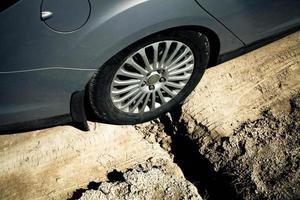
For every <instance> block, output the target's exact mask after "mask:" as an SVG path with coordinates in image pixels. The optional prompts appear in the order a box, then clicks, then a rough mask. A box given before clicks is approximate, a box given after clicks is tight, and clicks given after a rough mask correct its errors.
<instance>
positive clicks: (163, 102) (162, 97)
mask: <svg viewBox="0 0 300 200" xmlns="http://www.w3.org/2000/svg"><path fill="white" fill-rule="evenodd" d="M157 93H158V96H159V98H160V100H161V102H162V104H165V103H166V100H165V97H164V96H163V94H162V92H161V90H157Z"/></svg>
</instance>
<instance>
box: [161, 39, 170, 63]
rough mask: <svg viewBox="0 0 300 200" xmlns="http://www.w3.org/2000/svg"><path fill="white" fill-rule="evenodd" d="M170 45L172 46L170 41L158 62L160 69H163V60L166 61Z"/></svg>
mask: <svg viewBox="0 0 300 200" xmlns="http://www.w3.org/2000/svg"><path fill="white" fill-rule="evenodd" d="M171 44H172V42H170V41H167V42H166V47H165V51H164V54H163V56H162V58H161V60H160V68H164V64H165V60H166V58H167V55H168V53H169V50H170V46H171Z"/></svg>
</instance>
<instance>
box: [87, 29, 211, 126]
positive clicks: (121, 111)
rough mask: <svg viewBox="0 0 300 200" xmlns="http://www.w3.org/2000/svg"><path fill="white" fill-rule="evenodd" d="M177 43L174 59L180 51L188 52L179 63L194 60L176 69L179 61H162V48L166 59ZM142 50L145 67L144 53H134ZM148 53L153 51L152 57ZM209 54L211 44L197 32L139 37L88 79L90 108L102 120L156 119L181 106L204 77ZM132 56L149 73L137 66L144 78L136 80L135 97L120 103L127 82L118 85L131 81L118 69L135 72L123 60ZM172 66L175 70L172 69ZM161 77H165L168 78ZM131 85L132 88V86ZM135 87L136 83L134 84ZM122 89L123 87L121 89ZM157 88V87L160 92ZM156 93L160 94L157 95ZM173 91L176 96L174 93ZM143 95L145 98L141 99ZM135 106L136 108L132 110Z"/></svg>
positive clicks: (109, 121) (182, 52)
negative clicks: (145, 58) (127, 104)
mask: <svg viewBox="0 0 300 200" xmlns="http://www.w3.org/2000/svg"><path fill="white" fill-rule="evenodd" d="M149 45H150V46H149ZM168 45H170V46H169V47H170V48H169V49H168V51H167V47H168ZM172 45H173V46H172ZM180 45H182V46H181V48H180V49H179V50H178V53H177V54H176V56H175V58H178V59H179V56H180V55H181V54H182V55H183V54H184V53H186V52H188V53H187V55H183V58H182V60H180V61H179V62H184V61H187V62H188V61H189V60H190V59H191V58H193V61H189V63H188V64H186V65H183V66H182V67H179V68H178V69H176V67H175V64H178V63H179V62H178V63H175V64H173V65H172V64H169V65H170V66H167V61H165V63H164V62H162V60H163V57H164V55H163V53H164V52H165V51H167V53H166V54H170V55H167V56H166V58H165V60H168V58H170V57H171V52H172V51H173V52H175V51H176V48H177V47H178V48H179V46H180ZM145 47H147V48H145ZM156 47H157V48H158V50H157V52H160V53H159V54H157V55H158V56H157V57H158V58H157V59H156V58H155V56H154V52H155V50H154V49H155V48H156ZM141 49H145V52H146V53H145V54H146V55H148V56H147V58H148V60H149V63H150V64H151V63H152V64H151V65H150V68H149V65H148V68H147V64H146V62H145V61H144V60H143V59H142V56H141V55H143V54H142V53H137V52H139V50H141ZM189 51H190V52H189ZM140 52H142V50H141V51H140ZM151 54H153V55H152V57H151ZM209 57H210V46H209V41H208V38H207V37H206V36H205V35H204V34H200V33H198V32H194V31H174V32H171V33H164V34H156V35H153V36H150V37H147V38H145V39H142V40H140V41H138V42H136V43H134V44H133V45H131V46H129V47H127V48H126V49H124V50H122V51H121V52H119V53H118V54H117V55H115V56H114V57H113V58H111V59H110V60H109V61H107V62H106V63H105V64H104V66H102V67H101V68H100V69H99V71H98V72H97V73H96V74H95V75H94V77H93V78H92V79H91V81H90V83H89V85H88V97H89V101H90V102H89V103H90V105H91V108H92V110H93V111H94V112H95V114H96V116H97V117H98V118H99V119H100V121H102V122H105V123H111V124H119V125H132V124H138V123H142V122H146V121H149V120H152V119H155V118H157V117H159V116H160V115H162V114H164V113H166V112H169V111H171V110H172V109H174V108H175V107H176V106H178V105H180V104H181V103H182V102H183V101H184V99H185V98H186V97H187V96H188V95H189V94H190V93H191V92H192V90H193V89H194V88H195V87H196V85H197V84H198V82H199V81H200V79H201V78H202V76H203V73H204V71H205V69H206V67H207V65H208V62H209ZM131 58H133V60H134V61H135V63H138V65H139V66H142V68H144V69H147V70H148V72H147V74H146V72H144V70H140V69H139V70H140V71H139V72H140V73H141V74H142V73H143V76H144V77H143V80H144V81H141V82H139V83H138V84H140V85H139V86H138V88H139V93H136V95H133V96H135V97H133V96H132V97H131V99H127V100H126V101H124V102H122V101H121V99H122V97H124V98H125V96H126V95H127V94H128V95H129V92H127V93H125V94H120V93H122V91H123V92H124V91H125V90H127V88H128V85H126V86H119V85H120V84H121V81H123V80H125V81H131V79H130V77H129V78H128V77H127V74H126V76H123V72H124V71H122V70H121V69H124V70H125V71H127V70H128V71H130V70H131V71H130V72H137V69H136V68H133V67H132V64H130V65H128V64H124V63H125V62H126V63H128V62H129V60H130V59H131ZM175 58H174V59H175ZM159 59H160V60H161V62H155V60H159ZM174 59H173V60H172V59H171V60H172V61H171V63H172V62H175V61H174ZM153 63H157V64H153ZM161 63H164V65H166V66H162V64H161ZM192 65H193V69H192V71H185V72H184V73H182V74H181V76H180V77H179V76H176V73H177V75H178V73H180V72H181V71H182V70H185V69H190V68H188V67H191V66H192ZM155 66H156V67H157V68H159V66H161V68H163V67H165V68H168V67H169V68H170V69H167V70H165V69H163V70H158V71H155V70H154V71H153V69H152V68H155ZM171 66H172V67H171ZM178 66H179V65H178ZM178 66H177V67H178ZM171 68H172V70H173V74H175V75H173V76H171V75H170V74H171V72H168V73H167V72H166V71H168V70H171ZM183 68H184V69H183ZM175 69H176V70H177V71H175ZM181 69H182V70H181ZM132 70H133V71H132ZM180 70H181V71H180ZM174 71H175V72H174ZM145 74H146V75H145ZM179 75H180V74H179ZM163 76H167V78H165V77H163ZM182 77H184V78H187V77H189V79H188V80H183V81H178V80H177V79H179V80H181V78H182ZM172 78H173V79H175V78H176V80H177V81H178V82H176V83H177V85H175V86H176V87H173V85H172V86H170V85H169V84H171V83H175V82H171V80H173V79H172ZM137 79H138V78H136V80H137ZM158 79H159V80H158ZM170 82H171V83H170ZM126 83H127V82H126ZM132 84H133V83H132ZM167 84H168V85H167ZM183 85H184V86H183ZM130 86H132V87H133V85H130ZM164 86H165V87H164ZM134 87H137V86H136V85H135V86H134ZM177 87H178V88H177ZM179 87H182V88H179ZM124 88H126V89H125V90H122V89H124ZM153 88H154V89H153ZM165 88H168V89H170V90H169V91H171V92H172V93H168V92H166V91H167V89H165ZM135 89H136V88H135ZM132 90H133V89H132ZM158 90H160V92H159V91H158ZM141 91H142V92H141ZM131 92H133V91H131ZM140 93H142V94H140ZM149 93H151V94H149ZM153 93H154V94H153ZM159 93H160V94H161V95H162V96H160V94H159ZM138 94H139V95H140V96H139V95H138ZM144 94H145V95H144ZM174 94H175V96H173V95H174ZM122 95H123V96H122ZM143 95H144V97H143V98H142V96H143ZM129 96H130V95H129ZM137 96H138V97H137ZM148 96H149V98H148ZM153 96H154V97H155V98H154V97H153ZM134 98H136V100H134V101H133V103H132V104H131V105H130V106H127V107H125V108H123V107H124V106H125V105H126V103H129V104H130V100H133V99H134ZM140 99H142V100H141V102H140V104H139V105H138V106H136V104H138V102H139V100H140ZM120 102H121V103H120ZM145 105H146V106H145ZM134 107H137V108H136V109H135V108H134ZM130 109H131V111H130Z"/></svg>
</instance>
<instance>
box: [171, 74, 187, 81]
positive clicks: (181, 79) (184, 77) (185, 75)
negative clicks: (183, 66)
mask: <svg viewBox="0 0 300 200" xmlns="http://www.w3.org/2000/svg"><path fill="white" fill-rule="evenodd" d="M190 77H191V74H184V75H182V76H171V77H169V78H168V80H169V81H185V80H188V79H190Z"/></svg>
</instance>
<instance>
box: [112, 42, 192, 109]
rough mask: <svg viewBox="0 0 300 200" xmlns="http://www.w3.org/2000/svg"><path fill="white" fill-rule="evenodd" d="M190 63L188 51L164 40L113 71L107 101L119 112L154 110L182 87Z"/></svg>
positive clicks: (137, 53) (141, 50)
mask: <svg viewBox="0 0 300 200" xmlns="http://www.w3.org/2000/svg"><path fill="white" fill-rule="evenodd" d="M194 63H195V61H194V54H193V52H192V50H191V49H190V48H189V47H188V46H187V45H185V44H183V43H182V42H179V41H174V40H165V41H160V42H156V43H153V44H150V45H148V46H146V47H144V48H141V49H140V50H138V51H136V52H135V53H133V54H132V55H131V56H130V57H128V58H127V60H126V61H125V62H124V63H123V64H122V65H121V67H120V68H119V70H118V71H117V72H116V74H115V76H114V78H113V81H112V84H111V90H110V97H111V100H112V102H113V104H114V106H115V107H116V108H118V109H119V110H121V111H123V112H127V113H145V112H149V111H154V110H156V109H157V108H159V107H161V106H163V105H164V104H166V103H168V102H169V101H170V100H172V99H173V98H174V97H175V96H177V95H178V93H179V92H180V91H181V90H182V89H183V88H184V87H185V86H186V84H187V83H188V81H189V80H190V78H191V76H192V73H193V70H194Z"/></svg>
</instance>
